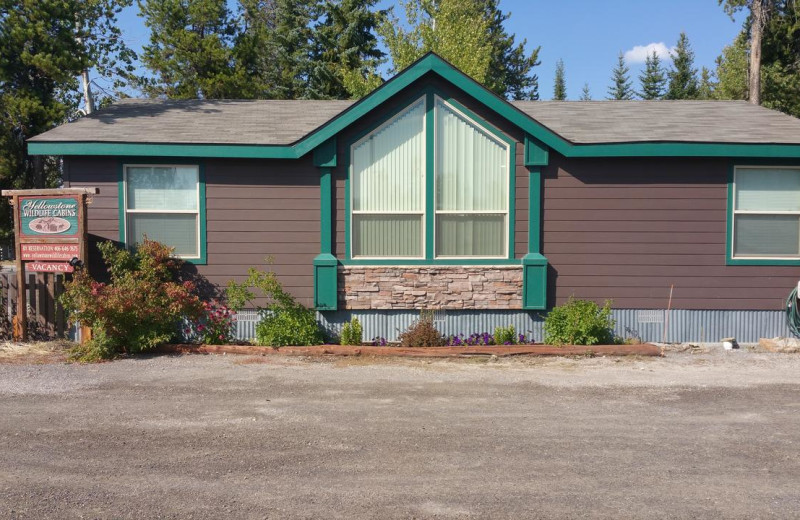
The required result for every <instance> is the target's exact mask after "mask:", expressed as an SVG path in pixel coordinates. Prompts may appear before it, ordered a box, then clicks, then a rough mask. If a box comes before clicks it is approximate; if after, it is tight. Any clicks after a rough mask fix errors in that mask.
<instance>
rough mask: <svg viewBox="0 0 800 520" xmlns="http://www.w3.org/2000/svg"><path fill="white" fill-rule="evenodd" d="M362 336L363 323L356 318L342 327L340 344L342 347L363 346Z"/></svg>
mask: <svg viewBox="0 0 800 520" xmlns="http://www.w3.org/2000/svg"><path fill="white" fill-rule="evenodd" d="M362 336H363V331H362V329H361V322H360V321H358V318H356V317H355V316H354V317H353V319H352V320H350V321H349V322H347V323H345V324H344V325H342V334H341V337H340V340H341V341H340V343H341V344H342V345H361V342H362V341H363V337H362Z"/></svg>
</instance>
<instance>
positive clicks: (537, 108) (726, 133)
mask: <svg viewBox="0 0 800 520" xmlns="http://www.w3.org/2000/svg"><path fill="white" fill-rule="evenodd" d="M513 105H514V106H516V107H517V108H518V109H520V110H522V111H523V112H525V113H526V114H527V115H529V116H530V117H532V118H533V119H535V120H536V121H538V122H539V123H541V124H543V125H544V126H546V127H547V128H549V129H550V130H552V131H553V132H555V133H557V134H559V135H560V136H561V137H563V138H564V139H566V140H568V141H571V142H573V143H578V144H592V143H634V142H657V141H675V142H692V143H762V144H772V143H775V144H778V143H780V144H800V119H797V118H794V117H791V116H788V115H786V114H782V113H780V112H777V111H775V110H769V109H767V108H764V107H760V106H756V105H751V104H750V103H748V102H746V101H515V102H513Z"/></svg>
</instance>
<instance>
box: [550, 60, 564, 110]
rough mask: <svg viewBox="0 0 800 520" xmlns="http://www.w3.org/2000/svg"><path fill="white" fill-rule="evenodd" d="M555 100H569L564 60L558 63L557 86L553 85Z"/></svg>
mask: <svg viewBox="0 0 800 520" xmlns="http://www.w3.org/2000/svg"><path fill="white" fill-rule="evenodd" d="M553 99H554V100H556V101H565V100H566V99H567V82H566V79H565V77H564V60H562V59H559V60H558V61H557V62H556V77H555V84H554V85H553Z"/></svg>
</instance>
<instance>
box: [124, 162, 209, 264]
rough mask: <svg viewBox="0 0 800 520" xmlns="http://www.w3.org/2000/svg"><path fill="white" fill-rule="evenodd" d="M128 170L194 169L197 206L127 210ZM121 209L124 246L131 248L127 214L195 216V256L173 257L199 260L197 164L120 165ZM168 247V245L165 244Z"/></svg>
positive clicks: (198, 180) (198, 171) (198, 178)
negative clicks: (123, 216) (122, 210)
mask: <svg viewBox="0 0 800 520" xmlns="http://www.w3.org/2000/svg"><path fill="white" fill-rule="evenodd" d="M128 168H194V169H195V171H196V172H197V184H196V185H195V195H196V197H197V200H196V202H197V204H196V209H193V210H192V209H172V210H157V211H156V210H152V209H129V208H128ZM121 203H122V207H123V208H124V214H125V218H124V221H123V222H122V225H123V226H124V233H123V236H124V237H125V245H126V246H127V247H130V246H132V245H133V244H134V243H135V240H133V239H132V238H131V236H130V235H129V226H128V215H129V214H135V213H138V214H149V215H168V214H185V215H195V216H196V219H195V225H196V226H197V243H196V244H195V247H196V248H197V249H196V250H197V254H196V255H192V256H188V255H175V257H176V258H181V259H183V260H199V259H200V258H201V248H200V241H201V240H202V238H201V236H200V229H201V226H200V219H201V218H203V217H202V215H201V214H200V166H198V165H197V164H174V163H173V164H164V163H146V164H145V163H129V164H128V163H126V164H123V165H122V201H121ZM167 245H169V244H167Z"/></svg>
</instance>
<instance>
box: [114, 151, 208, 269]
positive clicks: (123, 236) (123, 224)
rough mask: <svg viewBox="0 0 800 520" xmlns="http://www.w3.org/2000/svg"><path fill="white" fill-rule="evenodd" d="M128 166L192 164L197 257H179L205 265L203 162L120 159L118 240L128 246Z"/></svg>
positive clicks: (206, 256)
mask: <svg viewBox="0 0 800 520" xmlns="http://www.w3.org/2000/svg"><path fill="white" fill-rule="evenodd" d="M129 166H194V167H196V168H197V196H198V208H197V220H198V229H197V233H198V236H197V238H198V248H199V254H198V256H197V257H191V258H183V257H180V256H179V257H178V258H181V260H183V261H184V262H186V263H189V264H195V265H206V264H207V263H208V254H207V236H206V235H207V229H206V228H207V224H206V222H207V216H206V177H205V164H204V163H202V162H200V161H174V160H151V161H147V162H142V161H141V159H140V158H133V159H127V160H120V161H119V165H118V172H117V194H118V196H117V205H118V210H119V241H120V243H121V244H124V245H125V246H126V247H128V246H129V245H130V244H128V236H127V225H128V223H127V202H126V200H127V196H126V193H125V168H126V167H129Z"/></svg>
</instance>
